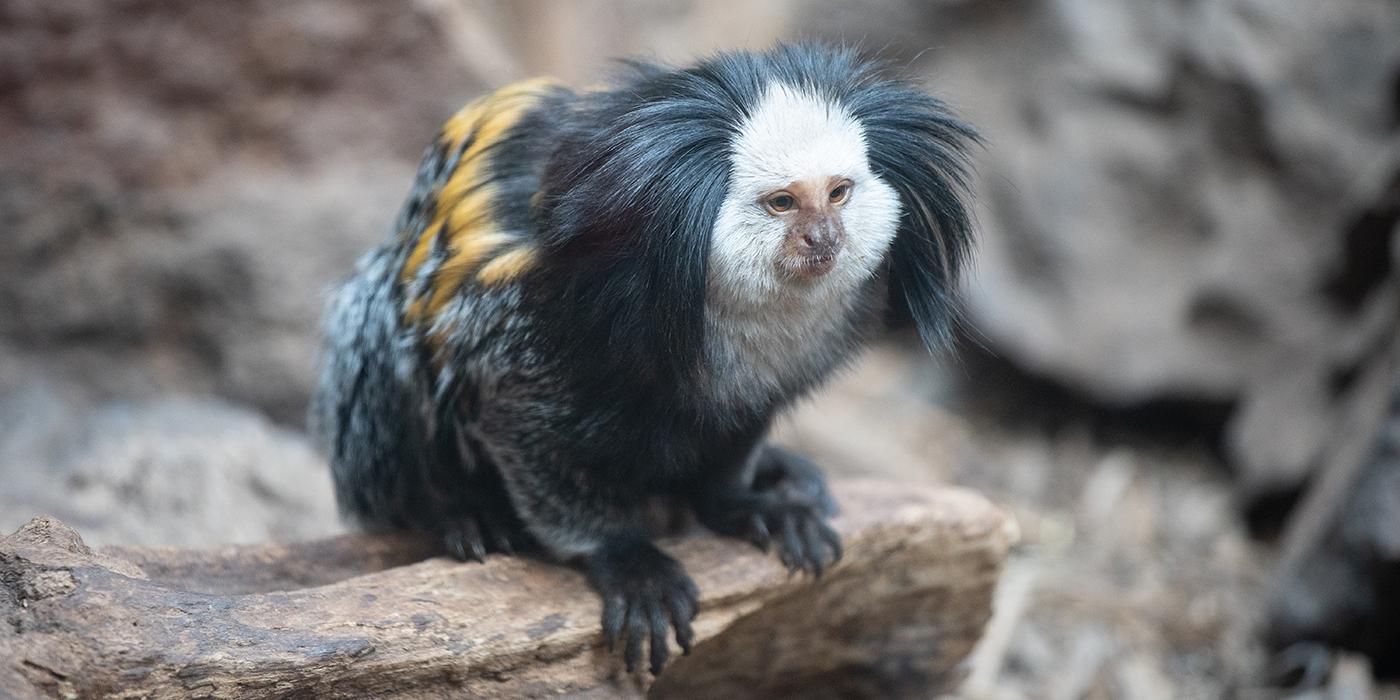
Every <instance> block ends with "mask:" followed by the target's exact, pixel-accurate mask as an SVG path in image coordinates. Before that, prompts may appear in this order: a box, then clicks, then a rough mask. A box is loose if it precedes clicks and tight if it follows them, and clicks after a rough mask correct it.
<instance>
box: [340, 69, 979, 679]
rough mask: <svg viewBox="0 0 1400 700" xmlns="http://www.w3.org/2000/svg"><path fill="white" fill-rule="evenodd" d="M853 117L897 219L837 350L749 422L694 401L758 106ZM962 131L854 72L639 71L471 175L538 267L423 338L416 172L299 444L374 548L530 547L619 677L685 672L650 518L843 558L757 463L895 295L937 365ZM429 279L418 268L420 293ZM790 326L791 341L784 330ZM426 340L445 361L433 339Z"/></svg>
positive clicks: (459, 297)
mask: <svg viewBox="0 0 1400 700" xmlns="http://www.w3.org/2000/svg"><path fill="white" fill-rule="evenodd" d="M774 82H783V83H786V84H788V85H790V86H793V87H796V88H800V89H803V90H806V91H809V92H812V93H815V94H817V95H820V96H823V97H824V98H826V99H828V100H830V101H832V102H836V103H839V104H841V105H842V106H844V108H845V109H847V110H848V111H849V112H850V114H851V115H853V116H854V117H855V118H856V119H857V120H858V121H859V122H860V123H861V124H862V125H863V127H864V129H865V135H866V139H867V153H868V157H869V159H870V162H871V164H872V167H873V169H874V171H875V174H876V175H877V176H879V177H881V178H883V179H884V180H885V181H886V182H887V183H888V184H890V185H891V186H892V187H893V188H894V189H895V190H896V191H897V192H898V194H899V196H900V199H901V203H902V215H901V219H900V224H899V232H898V234H897V236H896V239H895V242H894V244H893V246H892V249H891V251H890V253H889V256H888V259H887V260H886V263H885V265H884V266H882V268H881V270H880V272H879V273H878V274H877V275H876V276H875V278H873V279H871V280H870V281H869V282H868V284H867V285H866V286H865V287H863V288H861V289H859V290H857V291H856V292H855V294H856V295H857V297H858V298H857V299H856V300H855V302H856V303H853V304H852V305H851V308H852V309H854V311H853V312H851V317H850V318H849V319H847V320H846V323H845V325H844V326H843V328H844V329H845V330H843V331H842V332H841V335H840V337H837V338H834V339H833V341H832V342H831V343H829V346H828V347H814V348H812V349H811V356H810V357H806V358H800V361H801V362H802V364H801V367H802V368H803V369H802V371H801V372H800V373H799V377H798V379H797V380H794V381H792V382H790V383H788V384H786V385H784V386H782V387H781V388H780V389H779V390H776V391H775V390H772V389H771V388H769V389H762V388H758V387H755V388H754V390H753V391H752V393H751V394H749V395H745V396H744V397H743V398H742V400H741V401H738V402H737V404H736V402H734V401H727V402H723V403H721V402H718V401H716V400H714V399H713V397H712V396H711V394H710V393H709V392H708V391H707V388H706V380H707V377H708V374H707V373H708V372H709V371H710V370H711V369H712V368H710V367H708V366H707V357H708V355H707V353H706V349H707V343H712V342H720V341H717V340H716V339H715V338H708V337H707V336H706V328H707V325H706V313H707V309H708V308H709V307H708V305H707V302H706V282H707V278H708V274H709V272H708V269H707V264H706V261H707V259H708V256H709V254H710V236H711V232H712V230H713V229H714V225H715V220H716V217H717V215H718V211H719V208H720V204H721V202H722V201H723V198H724V196H725V193H726V190H727V187H728V185H729V161H728V158H729V148H730V144H731V142H732V140H733V139H734V137H735V136H736V135H737V134H738V131H739V129H740V128H741V127H742V124H743V122H744V119H745V117H746V116H747V115H748V114H750V112H751V111H752V110H753V109H754V108H755V107H756V106H757V105H758V103H759V101H760V99H761V98H762V97H763V95H764V91H765V90H766V89H767V87H768V86H769V85H770V84H772V83H774ZM975 138H976V137H975V135H974V133H973V131H972V130H971V129H970V128H969V127H968V126H967V125H965V124H963V123H962V122H960V121H958V120H957V119H956V118H954V117H953V116H952V115H951V113H950V112H949V110H948V109H947V108H946V107H945V106H944V105H943V104H942V103H941V102H939V101H938V100H936V99H934V98H932V97H930V96H928V95H926V94H924V93H922V92H920V91H918V90H916V89H914V88H913V87H912V86H911V85H909V84H908V83H906V82H904V81H902V80H900V79H897V78H892V77H890V76H889V75H888V74H887V69H886V68H885V66H883V65H882V64H881V63H879V62H875V61H871V60H868V59H865V58H862V57H861V56H859V55H858V54H857V53H856V52H854V51H853V50H850V49H844V48H832V47H826V46H819V45H799V46H783V47H779V48H777V49H775V50H773V51H769V52H766V53H730V54H722V55H719V56H716V57H714V58H711V59H709V60H706V61H703V62H701V63H699V64H697V65H695V66H693V67H690V68H684V69H668V68H662V67H657V66H651V65H645V64H632V65H631V66H630V67H629V68H628V69H627V71H626V73H625V74H624V75H623V76H622V77H621V78H620V79H619V81H618V83H617V84H616V85H615V86H614V87H613V88H611V89H607V90H598V91H589V92H582V93H572V92H569V91H567V90H563V89H556V90H551V91H549V92H548V94H547V95H546V96H545V97H543V98H542V99H541V101H540V103H539V104H538V105H536V106H535V107H534V108H533V109H532V110H531V111H530V112H529V113H528V114H526V115H525V116H524V118H523V119H522V120H521V121H520V122H519V123H518V124H516V126H515V127H514V128H513V129H511V131H510V132H509V133H508V134H506V136H505V137H504V138H502V139H501V140H500V141H499V143H497V144H493V145H492V147H491V148H490V149H488V151H487V152H486V153H485V154H484V155H483V156H482V157H485V158H488V159H489V162H488V164H487V167H486V171H487V172H488V178H489V182H490V184H491V185H492V186H493V187H495V188H496V191H497V195H496V198H495V200H494V204H493V208H492V216H493V217H494V219H495V220H496V221H497V222H498V223H500V225H502V226H504V227H508V228H509V229H510V230H512V231H516V232H518V233H520V234H522V235H523V236H524V237H525V238H526V239H527V240H529V241H532V242H533V245H534V246H535V248H536V250H537V251H538V261H537V264H536V265H535V266H534V267H532V268H531V269H529V270H528V271H526V272H525V273H523V274H522V275H520V276H519V277H517V278H515V279H512V280H510V281H509V282H507V283H504V284H498V285H494V286H483V285H480V284H477V283H475V282H469V283H468V284H465V285H463V286H462V287H461V289H460V290H458V292H457V293H456V295H455V296H454V297H453V298H452V299H451V301H450V302H449V303H448V305H447V307H446V308H445V309H444V310H443V311H442V312H441V313H440V314H438V319H437V321H436V322H435V323H434V324H433V325H431V326H429V327H426V328H425V327H423V326H422V325H421V324H414V323H410V322H408V321H405V320H404V319H405V315H404V309H405V304H406V303H407V300H408V299H410V298H413V297H414V296H415V295H417V294H421V292H422V290H421V289H419V288H415V287H414V285H418V286H419V287H421V286H423V285H431V284H432V283H433V282H434V278H433V277H432V275H431V274H430V272H425V273H424V274H422V275H419V276H418V278H416V279H414V280H409V281H405V280H403V279H401V276H400V274H399V271H400V270H401V269H402V267H403V265H404V261H405V260H406V257H407V255H408V251H409V250H411V249H412V248H413V246H414V245H415V244H416V243H417V242H418V241H419V240H420V239H421V238H422V237H423V236H432V237H437V238H434V239H433V241H434V255H435V256H436V258H435V259H440V258H441V257H442V256H444V255H446V244H445V243H444V242H443V241H442V240H441V239H442V236H443V233H442V232H441V231H433V230H427V229H428V222H430V221H431V220H432V218H433V213H434V212H435V211H436V208H437V207H442V206H451V205H452V204H453V203H451V202H440V201H438V200H437V199H436V197H437V194H438V193H439V192H440V191H441V187H442V185H443V183H444V182H445V181H446V179H447V178H448V177H449V176H450V175H451V173H452V172H453V169H454V168H456V167H459V166H460V163H458V162H457V160H458V158H459V157H460V155H461V150H460V148H459V149H457V150H455V151H454V150H453V149H452V148H449V147H448V146H446V145H444V144H443V143H441V142H439V143H437V144H435V145H434V146H433V147H430V148H429V150H428V152H427V154H426V156H425V158H424V161H423V165H422V167H421V169H420V171H419V175H418V180H417V182H416V184H415V186H414V189H413V192H412V193H411V195H410V197H409V201H408V203H407V204H406V205H405V208H404V211H403V213H402V214H401V215H400V219H399V221H398V224H397V227H396V231H395V233H394V235H393V236H392V237H391V238H390V239H389V240H388V241H386V242H385V243H384V244H383V245H381V246H380V247H379V248H377V249H375V250H373V251H371V252H370V253H368V254H367V255H366V256H365V257H364V258H363V259H362V260H361V261H360V263H359V264H358V266H357V268H356V272H355V274H354V276H353V277H352V278H351V279H350V280H349V281H348V282H347V283H346V284H345V286H344V287H343V288H342V289H341V290H340V292H339V293H338V295H337V296H336V298H335V299H334V300H333V302H332V304H331V308H330V311H329V314H328V320H327V331H326V333H327V348H326V363H325V370H324V373H323V377H322V381H321V384H320V388H319V390H318V392H317V396H316V400H315V402H314V405H313V411H312V419H313V420H312V423H313V426H314V428H315V430H316V432H317V434H318V435H320V436H321V440H322V444H323V446H324V448H325V449H326V450H327V453H328V454H329V456H330V460H331V463H332V466H333V473H334V476H335V481H336V485H337V495H338V497H339V499H340V503H341V506H342V508H343V509H344V510H345V511H346V512H347V513H348V514H349V515H351V516H353V517H354V518H356V519H357V520H359V521H360V522H362V523H364V524H365V525H367V526H370V527H393V528H411V529H416V530H420V531H424V532H428V533H433V534H435V535H436V536H440V537H443V538H445V540H446V541H447V542H448V544H449V546H451V547H452V548H453V550H454V552H455V553H457V554H458V555H459V556H462V557H473V558H480V557H481V556H484V554H485V552H486V551H488V550H489V551H508V550H511V549H515V548H521V547H525V548H529V547H541V548H542V549H543V550H544V551H545V552H547V553H549V554H551V555H553V556H555V557H558V558H562V559H576V560H577V561H579V562H580V563H581V565H582V566H583V567H584V568H585V570H586V571H587V572H588V574H589V579H590V581H592V582H593V583H594V585H595V586H596V587H597V588H598V589H599V592H600V594H602V595H603V597H604V601H605V612H604V619H603V625H604V632H605V636H606V638H607V639H608V640H609V643H611V642H613V641H616V640H619V639H624V638H625V639H626V643H627V648H626V651H625V653H624V657H625V658H626V660H627V662H628V666H629V668H630V667H632V666H633V665H635V664H637V663H639V662H640V660H641V654H642V652H641V647H642V644H643V642H644V641H646V640H647V639H648V638H649V639H650V642H651V643H650V651H651V654H650V656H651V666H652V669H653V670H654V671H659V670H660V668H661V666H662V665H664V663H665V662H666V657H667V650H666V636H667V632H668V629H669V628H670V627H674V628H675V630H676V635H677V639H678V641H679V642H680V643H681V645H682V647H684V648H686V649H688V648H689V644H690V641H689V640H690V635H691V633H690V626H689V621H690V618H691V617H692V616H693V614H694V611H695V602H696V595H697V594H696V591H695V589H694V584H693V583H691V582H690V579H689V577H688V576H686V575H685V573H684V571H682V570H681V568H680V566H679V564H677V563H676V562H675V561H674V560H672V559H671V558H670V557H668V556H667V555H665V554H664V553H662V552H661V551H660V550H659V549H657V548H656V547H655V545H653V544H651V543H650V541H649V539H648V537H647V533H646V530H645V523H644V518H643V514H644V512H645V510H646V506H647V504H648V502H649V501H650V500H652V499H653V498H655V497H658V496H663V497H670V498H673V499H678V500H681V501H684V502H688V503H689V504H690V505H691V506H693V507H694V509H695V511H696V512H697V514H698V515H699V516H700V518H701V520H702V522H704V523H705V524H706V525H708V526H710V527H711V528H713V529H715V530H717V531H720V532H722V533H725V534H730V535H734V536H741V537H746V538H748V539H751V540H754V541H755V542H759V543H762V544H767V543H768V542H770V541H774V542H776V543H777V544H778V549H779V552H780V556H781V557H782V558H783V560H784V562H785V563H788V564H789V565H790V566H792V567H794V568H799V569H807V570H809V571H812V572H813V573H819V572H820V571H821V570H822V568H824V567H825V566H828V565H830V564H831V563H832V562H833V561H834V560H835V559H836V558H838V557H839V556H840V543H839V540H838V539H837V538H836V537H835V535H834V533H832V532H831V530H830V528H829V527H828V526H827V525H826V522H825V519H826V517H827V516H829V515H830V513H831V512H832V509H833V505H832V503H831V500H830V496H829V495H828V494H827V492H826V487H825V484H824V482H823V481H822V479H821V477H820V475H819V474H818V473H817V472H816V471H815V470H814V469H813V468H811V466H810V465H809V464H807V463H806V462H805V460H802V459H801V458H800V457H797V456H796V455H793V454H791V453H787V452H785V451H782V450H778V449H775V448H771V447H768V446H765V445H764V444H763V438H764V436H765V434H766V432H767V429H768V426H769V423H770V422H771V420H772V417H773V416H774V414H775V413H776V412H777V411H780V410H782V409H783V408H784V407H785V406H787V405H789V404H790V403H791V402H792V401H794V400H795V399H797V398H799V396H800V395H801V394H803V393H805V392H806V391H808V390H809V389H811V388H812V387H814V386H816V385H817V384H819V383H820V382H821V381H822V380H823V379H824V378H825V377H826V376H827V375H828V374H829V373H830V372H831V371H832V370H834V369H835V368H836V367H838V366H840V365H841V364H842V363H843V362H845V361H846V360H847V359H849V358H850V357H851V356H852V355H853V354H854V352H855V351H856V350H857V349H858V348H859V346H860V345H861V344H862V343H863V342H864V341H865V340H867V339H868V338H869V336H870V335H871V333H872V332H873V331H874V330H875V328H876V327H877V326H878V325H879V323H880V320H881V319H882V317H883V316H882V314H883V312H884V309H885V308H886V295H889V294H894V295H898V297H897V298H896V300H895V301H896V303H901V304H903V305H905V306H907V308H908V309H909V311H910V313H911V314H912V316H913V318H914V320H915V323H916V324H917V326H918V329H919V331H920V334H921V336H922V337H923V339H924V341H925V342H926V343H927V344H928V345H929V346H930V347H931V348H933V347H938V346H939V345H940V344H941V343H943V342H944V341H945V340H946V338H947V337H948V333H949V327H950V324H951V323H952V320H953V319H954V318H955V317H956V310H955V303H954V295H955V287H956V284H957V280H958V276H959V273H960V271H961V270H962V268H963V266H964V263H965V260H966V257H967V253H968V250H969V246H970V239H971V227H970V223H969V219H968V210H967V204H966V203H965V200H964V198H965V196H966V190H967V184H968V183H967V180H968V175H967V164H966V149H967V148H968V147H969V145H970V144H971V143H973V142H974V141H975ZM433 264H434V262H433V260H430V261H429V263H428V264H427V267H426V269H428V270H429V271H431V269H432V265H433ZM775 322H781V319H775ZM429 333H436V334H437V337H438V338H439V341H438V342H435V343H429V342H428V341H427V340H426V339H425V338H426V335H427V334H429Z"/></svg>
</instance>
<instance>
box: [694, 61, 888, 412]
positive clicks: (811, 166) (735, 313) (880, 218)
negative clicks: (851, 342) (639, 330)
mask: <svg viewBox="0 0 1400 700" xmlns="http://www.w3.org/2000/svg"><path fill="white" fill-rule="evenodd" d="M828 177H835V178H848V179H850V181H851V182H852V184H853V187H852V189H851V195H850V198H849V200H848V201H847V202H846V203H845V205H843V206H841V207H840V208H839V210H838V211H840V212H841V220H842V225H843V226H844V228H845V233H846V238H845V243H844V245H843V247H842V250H841V252H840V253H839V254H838V255H837V259H836V263H835V266H834V267H833V268H832V270H831V271H830V272H828V273H827V274H825V275H823V276H821V277H820V278H817V279H816V280H807V281H796V280H791V279H787V278H785V277H784V276H782V275H780V274H779V272H778V269H777V267H776V263H777V261H778V256H779V253H780V250H781V247H782V244H783V238H784V236H785V235H786V232H787V223H786V222H785V221H784V220H783V219H782V218H781V217H777V216H774V215H771V214H769V213H768V212H767V211H766V210H765V209H764V207H763V204H762V201H763V199H764V197H765V195H767V194H769V193H771V192H773V191H775V190H778V189H782V188H783V187H786V186H788V185H789V184H790V183H792V182H794V181H798V180H807V179H811V178H828ZM899 213H900V204H899V197H898V196H897V195H896V194H895V192H894V190H893V189H892V188H891V187H890V186H889V185H888V184H886V183H885V182H884V181H882V180H881V179H880V178H878V177H876V176H875V174H874V173H872V172H871V170H870V163H869V161H868V159H867V157H866V146H865V132H864V129H863V128H862V127H861V125H860V123H859V122H858V121H856V120H855V119H854V118H852V117H851V116H850V114H849V113H848V112H847V111H846V110H845V109H844V108H843V107H842V106H841V105H839V104H836V103H833V102H831V101H829V100H825V99H822V98H821V97H818V96H816V95H813V94H810V93H808V92H803V91H800V90H797V89H794V88H792V87H790V86H787V85H783V84H781V83H775V84H773V85H771V86H769V88H768V90H767V92H766V93H765V95H764V97H763V99H762V100H761V101H760V102H759V104H758V106H757V108H756V109H754V111H753V112H752V113H751V115H750V116H749V118H748V119H747V121H745V122H744V124H743V125H742V127H741V128H740V131H739V134H738V136H737V137H736V138H735V140H734V142H733V144H732V147H731V151H730V181H729V191H728V193H727V194H726V196H725V200H724V202H723V204H722V205H721V206H720V211H719V215H718V217H717V219H716V222H715V229H714V232H713V237H712V240H711V244H710V258H709V268H710V274H709V289H708V295H707V302H706V307H707V314H706V338H707V343H706V347H707V355H708V356H709V365H710V369H711V373H710V382H711V386H710V389H711V392H712V394H713V397H714V398H716V399H718V400H720V401H742V400H743V399H742V398H741V397H742V396H746V395H752V393H753V392H754V391H758V392H760V393H764V392H777V391H779V387H781V386H783V385H784V384H787V383H790V382H792V381H793V380H794V378H795V377H797V376H800V375H803V374H810V373H813V372H816V373H820V372H821V371H822V370H821V368H820V365H822V364H824V363H826V362H830V361H831V360H830V354H831V350H830V349H831V348H833V347H836V346H837V345H839V341H838V339H839V338H840V337H841V336H842V334H843V333H846V332H848V331H847V328H848V324H849V318H848V317H849V315H850V312H851V310H852V307H853V306H854V304H855V303H856V300H857V294H855V291H856V289H857V288H858V287H859V286H860V285H862V284H864V283H865V282H867V281H868V280H869V279H870V278H871V276H872V275H874V274H875V271H876V269H877V267H878V266H879V264H880V261H881V260H882V259H883V258H884V256H885V253H886V251H887V250H888V249H889V247H890V244H891V242H892V241H893V240H894V237H895V232H896V230H897V228H898V224H899Z"/></svg>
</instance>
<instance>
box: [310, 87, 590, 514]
mask: <svg viewBox="0 0 1400 700" xmlns="http://www.w3.org/2000/svg"><path fill="white" fill-rule="evenodd" d="M570 99H571V93H569V92H568V91H566V90H563V89H562V88H558V87H555V86H553V85H552V84H550V83H548V82H546V81H540V80H535V81H526V82H522V83H518V84H515V85H511V86H508V87H506V88H503V89H501V90H499V91H497V92H495V93H492V94H490V95H487V96H485V97H483V98H481V99H478V100H476V101H475V102H473V103H471V104H469V105H467V106H466V107H465V108H463V109H462V111H460V112H459V113H457V114H456V115H454V116H453V117H452V118H451V119H449V120H448V121H447V122H446V123H445V124H444V126H443V127H442V129H441V131H440V132H439V134H438V135H437V137H436V138H435V139H434V141H433V143H432V144H431V145H430V146H429V147H428V149H427V150H426V152H425V154H424V156H423V160H422V162H421V164H420V166H419V170H418V174H417V177H416V180H415V182H414V185H413V189H412V191H411V192H410V194H409V197H408V200H407V201H406V203H405V204H404V206H403V209H402V210H401V212H400V214H399V217H398V219H397V220H396V222H395V225H394V229H393V231H392V232H391V234H390V236H389V237H388V239H387V240H386V241H384V242H383V243H382V244H381V245H380V246H378V247H377V248H375V249H373V250H371V251H369V252H368V253H366V254H365V255H364V256H363V257H362V258H361V259H360V260H359V261H358V263H357V264H356V267H355V271H354V273H353V274H352V275H351V277H350V278H349V279H348V280H346V281H345V282H344V283H343V284H342V286H341V287H340V288H339V289H337V290H336V291H335V292H334V293H333V295H332V298H331V301H330V303H329V306H328V311H327V314H326V321H325V338H326V341H325V347H324V350H323V366H322V373H321V378H320V382H319V385H318V387H317V390H316V393H315V396H314V397H313V401H312V408H311V421H310V422H311V427H312V431H313V433H314V434H315V435H316V436H317V438H318V440H319V441H320V443H321V446H322V449H323V451H324V453H325V454H326V455H328V457H329V459H330V462H331V468H332V474H333V477H334V482H335V487H336V495H337V499H338V501H339V503H340V506H341V509H342V511H343V512H344V513H345V514H346V515H347V516H349V517H351V518H353V519H354V520H356V521H357V522H359V523H360V524H361V525H363V526H366V527H370V528H404V527H407V528H415V529H424V530H441V529H442V528H443V527H444V523H447V522H448V521H451V520H452V519H454V518H459V517H461V516H463V515H470V514H472V513H477V512H481V511H483V510H492V511H496V512H495V513H494V515H496V516H497V519H504V520H511V519H512V518H511V517H510V513H509V506H508V504H507V503H506V496H505V494H504V491H503V489H502V488H501V485H500V476H499V474H498V473H497V470H496V469H495V468H494V465H492V464H491V461H490V457H489V455H488V454H487V453H486V451H485V450H484V449H483V447H482V446H481V444H480V443H479V441H477V440H476V439H475V438H474V436H473V429H472V426H471V420H472V408H473V401H474V400H475V399H477V398H479V397H478V395H479V394H480V390H481V387H482V385H483V384H484V385H490V384H492V383H495V382H499V381H502V380H503V378H504V377H508V376H509V375H510V374H511V373H512V372H513V369H512V367H513V365H514V364H517V363H518V361H519V360H520V359H521V358H522V357H523V353H522V352H521V348H520V347H518V345H519V343H518V342H517V341H519V340H520V339H521V338H522V337H523V335H524V333H525V330H524V328H523V325H524V324H525V323H526V320H525V318H524V316H523V315H522V314H520V313H519V305H520V300H521V299H520V298H521V291H520V289H519V284H518V281H519V279H520V278H521V276H522V275H524V274H526V273H527V272H528V271H530V270H531V269H532V268H533V267H534V266H535V265H536V264H537V257H538V252H537V251H538V241H537V231H536V228H535V223H534V221H533V218H532V205H533V200H534V196H535V193H536V192H537V190H538V187H539V178H540V171H541V169H542V168H543V164H544V160H545V159H546V158H547V157H548V154H549V149H550V146H551V141H552V139H551V133H552V130H553V129H552V127H551V121H550V113H551V111H553V110H557V109H561V108H563V107H564V105H565V104H566V103H567V102H568V101H569V100H570Z"/></svg>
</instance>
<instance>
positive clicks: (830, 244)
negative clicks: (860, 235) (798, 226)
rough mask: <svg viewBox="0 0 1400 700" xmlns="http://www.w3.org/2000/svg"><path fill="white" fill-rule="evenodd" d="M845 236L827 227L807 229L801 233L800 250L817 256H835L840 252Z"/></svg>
mask: <svg viewBox="0 0 1400 700" xmlns="http://www.w3.org/2000/svg"><path fill="white" fill-rule="evenodd" d="M843 243H845V236H842V235H841V232H840V231H834V230H832V229H831V228H829V227H821V228H818V229H815V230H808V231H807V232H805V233H803V234H802V249H803V250H802V252H803V253H805V254H807V255H810V256H813V257H818V258H827V257H835V256H836V254H837V253H840V252H841V245H842V244H843Z"/></svg>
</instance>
